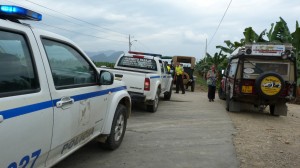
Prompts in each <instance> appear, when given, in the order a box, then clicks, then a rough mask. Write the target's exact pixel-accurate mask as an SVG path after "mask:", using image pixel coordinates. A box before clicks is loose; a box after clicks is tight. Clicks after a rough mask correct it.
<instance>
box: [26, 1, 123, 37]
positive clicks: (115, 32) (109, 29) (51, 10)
mask: <svg viewBox="0 0 300 168" xmlns="http://www.w3.org/2000/svg"><path fill="white" fill-rule="evenodd" d="M25 1H27V2H29V3H32V4H35V5H37V6H40V7H42V8H45V9H48V10H50V11H53V12H56V13H59V14H61V15H64V16H66V17H69V18H72V19H74V20H77V21H80V22H83V23H86V24H89V25H92V26H95V27H99V28H101V29H104V30H107V31H110V32H113V33H118V34H121V35H126V34H124V33H120V32H117V31H114V30H112V29H109V28H105V27H101V26H98V25H96V24H93V23H90V22H87V21H84V20H82V19H78V18H76V17H73V16H70V15H67V14H64V13H62V12H59V11H57V10H54V9H51V8H48V7H46V6H43V5H40V4H38V3H35V2H32V1H30V0H25ZM126 36H127V35H126Z"/></svg>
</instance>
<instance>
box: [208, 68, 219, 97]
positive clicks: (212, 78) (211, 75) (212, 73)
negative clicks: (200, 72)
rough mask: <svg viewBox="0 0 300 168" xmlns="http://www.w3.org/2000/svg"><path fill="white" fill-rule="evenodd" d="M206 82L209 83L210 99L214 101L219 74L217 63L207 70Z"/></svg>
mask: <svg viewBox="0 0 300 168" xmlns="http://www.w3.org/2000/svg"><path fill="white" fill-rule="evenodd" d="M206 79H207V80H206V82H207V85H208V94H207V96H208V100H209V101H210V102H211V101H214V99H215V93H216V79H217V74H216V70H215V65H212V66H211V69H210V70H209V71H208V72H207V74H206Z"/></svg>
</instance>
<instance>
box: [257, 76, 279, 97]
mask: <svg viewBox="0 0 300 168" xmlns="http://www.w3.org/2000/svg"><path fill="white" fill-rule="evenodd" d="M281 85H282V84H281V81H280V80H279V79H278V78H277V77H276V76H267V77H265V78H264V79H263V80H262V81H261V85H260V88H261V91H262V92H263V93H264V94H265V95H268V96H274V95H276V94H278V93H279V92H280V90H281Z"/></svg>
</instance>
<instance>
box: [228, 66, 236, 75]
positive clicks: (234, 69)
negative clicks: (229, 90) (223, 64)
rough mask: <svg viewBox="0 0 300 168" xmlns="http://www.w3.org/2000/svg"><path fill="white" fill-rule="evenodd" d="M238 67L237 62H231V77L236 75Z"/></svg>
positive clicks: (229, 73)
mask: <svg viewBox="0 0 300 168" xmlns="http://www.w3.org/2000/svg"><path fill="white" fill-rule="evenodd" d="M236 69H237V63H231V64H230V69H229V72H228V76H229V77H231V78H234V77H235V73H236Z"/></svg>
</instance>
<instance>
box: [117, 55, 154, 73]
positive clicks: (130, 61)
mask: <svg viewBox="0 0 300 168" xmlns="http://www.w3.org/2000/svg"><path fill="white" fill-rule="evenodd" d="M118 66H120V67H128V68H136V69H145V70H153V71H156V70H157V67H156V62H155V60H154V59H148V58H140V57H128V56H123V57H121V58H120V60H119V62H118Z"/></svg>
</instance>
